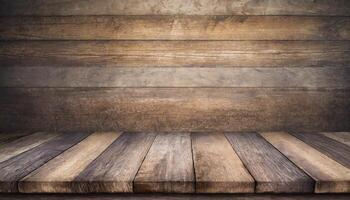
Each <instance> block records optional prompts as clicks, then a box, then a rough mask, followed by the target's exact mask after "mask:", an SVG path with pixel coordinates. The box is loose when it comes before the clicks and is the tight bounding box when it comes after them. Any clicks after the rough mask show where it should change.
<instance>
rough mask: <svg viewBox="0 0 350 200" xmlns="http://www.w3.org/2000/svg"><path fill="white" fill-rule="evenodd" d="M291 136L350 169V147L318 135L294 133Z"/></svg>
mask: <svg viewBox="0 0 350 200" xmlns="http://www.w3.org/2000/svg"><path fill="white" fill-rule="evenodd" d="M291 134H292V135H293V136H295V137H296V138H298V139H300V140H302V141H303V142H305V143H306V144H308V145H310V146H312V147H313V148H315V149H317V150H318V151H319V152H321V153H323V154H325V155H327V156H328V157H330V158H332V159H333V160H335V161H337V162H338V163H340V164H342V165H344V166H345V167H347V168H349V169H350V147H349V146H347V145H345V144H343V143H340V142H338V141H336V140H333V139H331V138H328V137H326V136H324V135H319V134H317V133H303V132H294V133H291Z"/></svg>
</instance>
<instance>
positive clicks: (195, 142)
mask: <svg viewBox="0 0 350 200" xmlns="http://www.w3.org/2000/svg"><path fill="white" fill-rule="evenodd" d="M191 137H192V148H193V159H194V167H195V174H196V192H198V193H249V192H250V193H251V192H254V185H255V184H254V179H253V178H252V177H251V176H250V174H249V172H248V171H247V170H246V168H245V167H244V165H243V163H242V161H241V160H240V159H239V157H238V156H237V154H236V153H235V151H234V150H233V149H232V146H231V145H230V143H229V142H228V141H227V139H226V137H225V136H224V134H221V133H220V134H214V133H193V134H191Z"/></svg>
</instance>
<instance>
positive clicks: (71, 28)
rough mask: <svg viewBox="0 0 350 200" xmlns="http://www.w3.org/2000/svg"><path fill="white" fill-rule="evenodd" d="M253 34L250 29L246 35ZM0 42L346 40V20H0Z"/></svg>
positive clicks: (349, 23)
mask: <svg viewBox="0 0 350 200" xmlns="http://www.w3.org/2000/svg"><path fill="white" fill-rule="evenodd" d="M252 30H254V31H252ZM0 39H1V40H349V39H350V18H349V17H304V16H67V17H2V18H0Z"/></svg>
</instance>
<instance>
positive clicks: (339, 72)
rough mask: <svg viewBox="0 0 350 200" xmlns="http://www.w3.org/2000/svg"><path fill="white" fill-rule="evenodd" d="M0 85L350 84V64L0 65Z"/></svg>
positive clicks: (330, 86) (187, 85) (240, 85)
mask: <svg viewBox="0 0 350 200" xmlns="http://www.w3.org/2000/svg"><path fill="white" fill-rule="evenodd" d="M0 74H1V79H0V87H281V88H284V87H298V88H350V79H349V78H348V77H349V76H350V68H349V67H306V68H274V67H272V68H267V67H265V68H251V67H246V68H196V67H191V68H159V67H150V68H115V67H103V68H101V67H0Z"/></svg>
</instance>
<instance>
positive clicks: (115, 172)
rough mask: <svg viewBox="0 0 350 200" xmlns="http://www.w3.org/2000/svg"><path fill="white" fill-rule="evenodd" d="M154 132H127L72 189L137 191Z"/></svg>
mask: <svg viewBox="0 0 350 200" xmlns="http://www.w3.org/2000/svg"><path fill="white" fill-rule="evenodd" d="M154 138H155V134H153V133H124V134H122V135H121V136H120V137H119V138H118V139H117V140H116V141H115V142H113V143H112V144H111V145H110V146H109V147H108V148H107V149H106V150H105V151H104V152H103V153H102V154H101V155H100V156H99V157H98V158H97V159H95V160H94V161H93V162H92V163H90V164H89V165H88V166H87V167H86V168H85V170H83V171H82V172H81V173H80V174H79V175H78V177H76V178H75V179H74V182H73V183H72V186H71V187H72V191H73V192H78V193H90V192H133V180H134V178H135V175H136V173H137V171H138V169H139V168H140V166H141V163H142V161H143V160H144V158H145V156H146V154H147V152H148V150H149V148H150V146H151V145H152V143H153V140H154Z"/></svg>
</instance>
